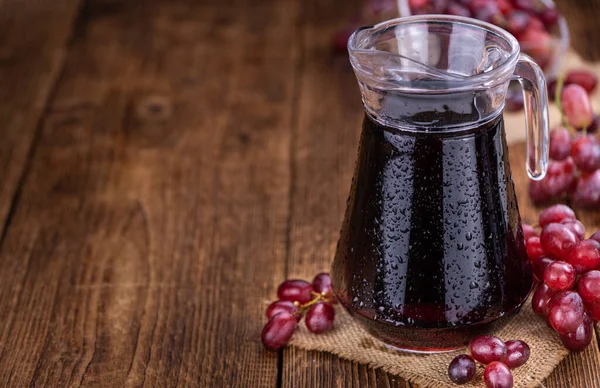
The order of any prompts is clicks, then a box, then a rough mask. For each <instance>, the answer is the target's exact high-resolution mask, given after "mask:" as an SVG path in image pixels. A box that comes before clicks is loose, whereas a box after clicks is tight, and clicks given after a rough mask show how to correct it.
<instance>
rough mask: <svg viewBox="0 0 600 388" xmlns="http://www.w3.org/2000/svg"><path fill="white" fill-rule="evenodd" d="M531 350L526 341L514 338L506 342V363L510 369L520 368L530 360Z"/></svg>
mask: <svg viewBox="0 0 600 388" xmlns="http://www.w3.org/2000/svg"><path fill="white" fill-rule="evenodd" d="M530 354H531V350H530V349H529V345H527V344H526V343H525V342H524V341H520V340H513V341H507V342H506V360H504V363H505V364H506V366H507V367H509V368H510V369H514V368H518V367H520V366H521V365H524V364H525V363H526V362H527V360H529V355H530Z"/></svg>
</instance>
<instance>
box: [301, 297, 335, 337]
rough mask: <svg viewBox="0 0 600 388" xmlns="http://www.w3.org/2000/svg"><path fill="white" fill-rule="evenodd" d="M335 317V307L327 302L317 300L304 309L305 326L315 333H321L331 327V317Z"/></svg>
mask: <svg viewBox="0 0 600 388" xmlns="http://www.w3.org/2000/svg"><path fill="white" fill-rule="evenodd" d="M334 318H335V309H334V308H333V306H332V305H331V304H329V303H327V302H323V301H321V302H317V303H316V304H314V305H312V306H310V308H309V309H308V310H307V311H306V316H305V317H304V322H305V323H306V328H307V329H308V330H309V331H311V332H313V333H315V334H321V333H324V332H326V331H327V330H329V329H331V328H332V327H333V319H334Z"/></svg>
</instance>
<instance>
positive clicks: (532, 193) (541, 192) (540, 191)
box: [529, 180, 552, 204]
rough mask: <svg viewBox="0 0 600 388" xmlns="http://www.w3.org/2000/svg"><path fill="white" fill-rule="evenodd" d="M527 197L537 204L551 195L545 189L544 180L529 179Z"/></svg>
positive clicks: (550, 197)
mask: <svg viewBox="0 0 600 388" xmlns="http://www.w3.org/2000/svg"><path fill="white" fill-rule="evenodd" d="M529 197H530V198H531V200H532V201H533V202H535V203H537V204H543V203H546V202H548V201H549V200H550V199H552V196H551V195H550V194H549V193H548V192H547V191H546V186H545V185H544V181H534V180H530V181H529Z"/></svg>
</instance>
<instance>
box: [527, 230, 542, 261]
mask: <svg viewBox="0 0 600 388" xmlns="http://www.w3.org/2000/svg"><path fill="white" fill-rule="evenodd" d="M525 247H526V248H527V257H529V260H531V261H532V262H533V261H534V260H535V259H539V258H540V257H542V256H544V254H545V253H544V248H542V243H541V242H540V238H539V237H536V236H534V237H529V238H528V239H527V241H526V242H525Z"/></svg>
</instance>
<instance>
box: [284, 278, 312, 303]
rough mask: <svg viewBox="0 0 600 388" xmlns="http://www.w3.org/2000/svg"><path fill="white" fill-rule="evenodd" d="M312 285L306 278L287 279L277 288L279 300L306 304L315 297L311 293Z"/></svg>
mask: <svg viewBox="0 0 600 388" xmlns="http://www.w3.org/2000/svg"><path fill="white" fill-rule="evenodd" d="M312 290H313V289H312V286H311V285H310V283H309V282H306V281H304V280H297V279H293V280H286V281H285V282H283V283H281V284H280V285H279V288H277V297H278V298H279V300H289V301H290V302H298V303H300V304H305V303H308V302H310V301H311V300H312V299H313V296H312V294H311V291H312Z"/></svg>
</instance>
